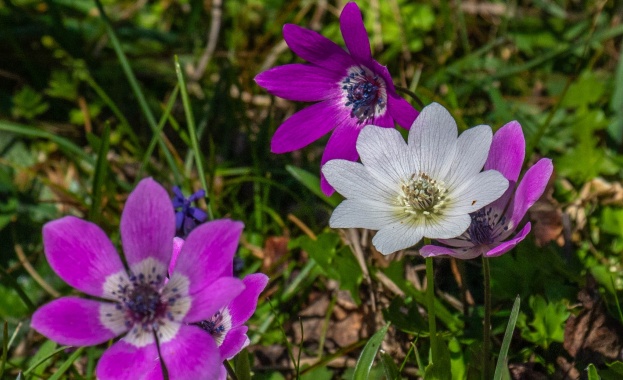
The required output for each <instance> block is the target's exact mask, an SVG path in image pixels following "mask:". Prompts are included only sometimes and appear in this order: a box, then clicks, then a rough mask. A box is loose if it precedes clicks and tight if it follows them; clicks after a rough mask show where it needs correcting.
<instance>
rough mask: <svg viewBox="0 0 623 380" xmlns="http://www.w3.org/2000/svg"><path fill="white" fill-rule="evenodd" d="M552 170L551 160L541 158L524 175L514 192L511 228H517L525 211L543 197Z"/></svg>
mask: <svg viewBox="0 0 623 380" xmlns="http://www.w3.org/2000/svg"><path fill="white" fill-rule="evenodd" d="M553 170H554V166H553V165H552V160H550V159H548V158H542V159H540V160H539V161H538V162H537V163H536V164H534V165H533V166H532V167H531V168H530V169H528V171H527V172H526V174H524V176H523V178H522V179H521V182H520V183H519V185H518V186H517V190H515V199H514V201H513V216H512V218H511V227H513V228H514V227H515V226H517V225H518V224H519V222H520V221H521V219H523V217H524V215H526V211H528V209H529V208H530V207H532V205H533V204H534V203H535V202H536V201H538V200H539V198H540V197H541V195H543V191H545V187H546V186H547V182H548V181H549V178H550V177H551V176H552V172H553Z"/></svg>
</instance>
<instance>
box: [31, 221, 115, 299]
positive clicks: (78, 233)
mask: <svg viewBox="0 0 623 380" xmlns="http://www.w3.org/2000/svg"><path fill="white" fill-rule="evenodd" d="M43 246H44V250H45V256H46V258H47V259H48V262H49V263H50V266H51V267H52V269H54V271H55V272H56V273H57V274H58V275H59V276H60V277H61V278H62V279H63V280H64V281H65V282H66V283H68V284H69V285H71V286H73V287H74V288H76V289H79V290H81V291H83V292H85V293H87V294H90V295H93V296H97V297H102V296H106V294H105V291H104V288H103V285H104V282H105V280H106V277H108V276H109V275H111V274H113V273H118V272H119V271H122V270H123V269H124V268H123V264H122V262H121V258H120V257H119V254H118V253H117V251H116V250H115V247H114V246H113V245H112V243H111V241H110V239H108V237H107V236H106V234H105V233H104V231H102V230H101V229H100V228H99V227H98V226H97V225H95V224H93V223H91V222H87V221H84V220H82V219H78V218H75V217H73V216H66V217H64V218H61V219H57V220H54V221H52V222H49V223H46V225H45V226H43ZM107 296H109V297H110V295H107Z"/></svg>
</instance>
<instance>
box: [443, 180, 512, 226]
mask: <svg viewBox="0 0 623 380" xmlns="http://www.w3.org/2000/svg"><path fill="white" fill-rule="evenodd" d="M507 188H508V180H507V179H506V178H504V176H503V175H502V174H500V172H498V171H497V170H487V171H484V172H482V173H478V174H477V175H476V176H474V177H472V178H471V179H469V180H467V181H466V182H464V183H463V184H462V185H461V186H460V187H459V188H458V189H455V190H453V191H452V193H451V195H449V198H450V199H451V201H450V204H449V205H448V208H447V209H446V210H444V215H461V214H469V213H470V212H474V211H477V210H479V209H481V208H483V207H485V206H486V205H488V204H489V203H491V202H493V201H495V200H496V199H498V198H499V197H501V196H502V194H504V192H505V191H506V189H507Z"/></svg>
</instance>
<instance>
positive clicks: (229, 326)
mask: <svg viewBox="0 0 623 380" xmlns="http://www.w3.org/2000/svg"><path fill="white" fill-rule="evenodd" d="M183 245H184V240H182V239H180V238H175V239H174V242H173V258H172V260H171V265H170V266H169V273H173V272H174V269H175V265H176V262H177V259H178V257H179V255H180V252H181V251H182V246H183ZM231 270H233V263H232V269H231ZM231 270H230V271H229V272H227V273H226V275H228V276H231V275H232V273H231ZM242 282H243V283H244V285H245V288H244V290H243V291H242V293H240V294H239V295H238V296H237V297H236V298H234V299H233V300H232V301H231V302H230V303H229V305H227V306H225V307H223V308H221V309H219V310H218V311H217V312H216V313H215V314H214V315H213V316H211V317H210V318H208V319H206V320H203V321H200V322H198V323H195V324H196V325H197V326H199V327H201V328H202V329H203V330H204V331H206V332H207V333H209V334H210V335H211V336H212V339H214V340H215V341H216V345H217V346H218V348H219V352H220V355H221V360H230V359H232V358H233V357H234V356H236V355H237V354H238V353H239V352H240V351H242V349H243V348H245V347H246V346H248V345H249V343H250V340H249V337H248V336H247V330H248V327H247V326H245V325H244V323H245V322H246V321H248V320H249V318H251V316H252V315H253V313H254V312H255V308H256V307H257V300H258V297H259V296H260V294H261V293H262V291H263V290H264V288H265V287H266V284H267V283H268V277H267V276H266V275H265V274H263V273H253V274H250V275H247V276H246V277H245V278H244V279H243V280H242ZM208 339H210V338H208ZM226 378H227V370H226V369H225V367H224V366H221V373H220V377H219V379H222V380H225V379H226Z"/></svg>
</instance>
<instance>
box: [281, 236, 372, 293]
mask: <svg viewBox="0 0 623 380" xmlns="http://www.w3.org/2000/svg"><path fill="white" fill-rule="evenodd" d="M340 241H341V240H340V237H339V236H338V235H337V234H336V233H335V232H324V233H322V234H320V235H318V237H317V239H316V240H313V239H311V238H310V237H308V236H301V237H299V238H298V239H297V240H296V241H295V242H293V243H292V244H298V245H299V246H300V247H301V248H302V249H304V250H305V251H306V252H307V253H308V254H309V257H311V258H312V259H313V260H314V261H315V262H316V264H317V265H318V266H319V267H320V268H321V269H322V271H323V272H324V273H325V274H326V275H327V276H328V277H329V278H332V279H334V280H337V281H338V282H339V284H340V289H342V290H348V291H349V292H350V293H351V295H352V297H353V299H354V300H355V302H356V303H357V304H360V303H361V299H360V298H359V285H360V284H361V281H362V280H363V273H362V271H361V267H360V266H359V264H358V263H357V260H356V259H355V256H354V255H353V253H352V251H351V249H350V247H347V246H345V247H342V248H340V249H338V248H337V247H338V245H339V244H340Z"/></svg>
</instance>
